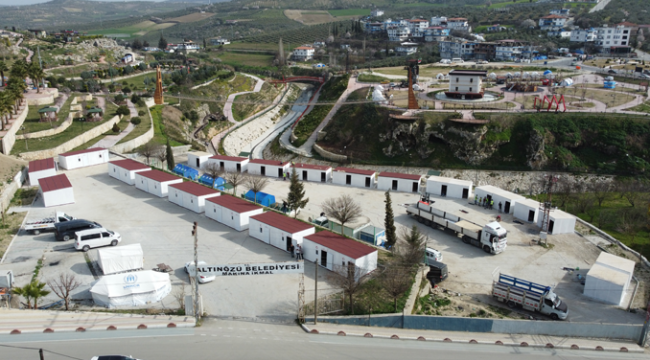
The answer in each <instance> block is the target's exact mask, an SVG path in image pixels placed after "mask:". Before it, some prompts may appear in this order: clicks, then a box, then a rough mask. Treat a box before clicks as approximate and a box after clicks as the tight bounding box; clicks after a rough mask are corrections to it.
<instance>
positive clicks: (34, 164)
mask: <svg viewBox="0 0 650 360" xmlns="http://www.w3.org/2000/svg"><path fill="white" fill-rule="evenodd" d="M28 169H29V185H31V186H38V179H42V178H46V177H50V176H54V175H56V164H55V163H54V158H49V159H42V160H32V161H30V162H29V168H28Z"/></svg>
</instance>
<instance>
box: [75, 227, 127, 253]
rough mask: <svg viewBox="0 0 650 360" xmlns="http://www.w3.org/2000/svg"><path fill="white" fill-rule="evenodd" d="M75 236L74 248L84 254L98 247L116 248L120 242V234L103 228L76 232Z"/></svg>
mask: <svg viewBox="0 0 650 360" xmlns="http://www.w3.org/2000/svg"><path fill="white" fill-rule="evenodd" d="M76 235H77V240H76V241H75V243H74V248H75V249H77V250H83V251H84V252H86V251H88V250H90V248H95V247H100V246H108V245H111V246H116V245H117V244H118V243H119V242H120V241H122V237H121V236H120V234H118V233H116V232H115V231H110V230H106V229H105V228H96V229H89V230H82V231H77V232H76Z"/></svg>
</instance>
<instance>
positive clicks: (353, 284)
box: [316, 262, 363, 314]
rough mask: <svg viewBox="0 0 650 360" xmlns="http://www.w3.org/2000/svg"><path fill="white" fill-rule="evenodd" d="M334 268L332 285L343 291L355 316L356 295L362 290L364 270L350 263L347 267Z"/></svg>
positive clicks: (338, 266)
mask: <svg viewBox="0 0 650 360" xmlns="http://www.w3.org/2000/svg"><path fill="white" fill-rule="evenodd" d="M316 266H318V265H316ZM333 267H334V271H333V274H331V280H332V283H333V284H334V286H335V287H338V288H340V289H343V294H344V295H345V296H347V297H348V300H349V306H350V314H354V295H355V294H357V293H358V292H359V290H361V277H362V275H363V272H362V270H363V269H361V268H359V267H357V266H355V265H354V264H353V263H350V262H349V263H347V265H334V266H333Z"/></svg>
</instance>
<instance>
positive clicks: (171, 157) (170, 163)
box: [167, 139, 176, 170]
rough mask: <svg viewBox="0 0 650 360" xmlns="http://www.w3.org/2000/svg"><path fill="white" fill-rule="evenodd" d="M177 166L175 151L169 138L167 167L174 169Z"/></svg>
mask: <svg viewBox="0 0 650 360" xmlns="http://www.w3.org/2000/svg"><path fill="white" fill-rule="evenodd" d="M175 167H176V164H174V152H173V151H172V146H171V145H169V139H167V169H169V170H173V169H174V168H175Z"/></svg>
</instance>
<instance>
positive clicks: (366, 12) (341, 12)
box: [328, 9, 370, 17]
mask: <svg viewBox="0 0 650 360" xmlns="http://www.w3.org/2000/svg"><path fill="white" fill-rule="evenodd" d="M328 12H329V13H330V14H332V16H337V17H338V16H364V15H370V9H344V10H329V11H328Z"/></svg>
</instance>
